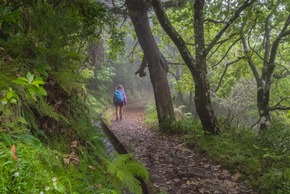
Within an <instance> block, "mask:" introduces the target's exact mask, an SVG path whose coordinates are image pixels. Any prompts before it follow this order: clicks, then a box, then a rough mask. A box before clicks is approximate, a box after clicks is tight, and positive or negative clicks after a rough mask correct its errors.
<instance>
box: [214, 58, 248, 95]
mask: <svg viewBox="0 0 290 194" xmlns="http://www.w3.org/2000/svg"><path fill="white" fill-rule="evenodd" d="M244 58H245V57H239V58H238V59H237V60H235V61H232V62H230V63H228V64H226V68H225V70H224V72H223V74H222V76H221V79H220V81H219V83H218V86H217V88H216V90H215V92H217V91H218V90H219V88H220V86H221V85H222V80H223V78H224V76H225V74H226V72H227V69H228V67H229V66H230V65H232V64H234V63H236V62H238V61H240V60H241V59H244Z"/></svg>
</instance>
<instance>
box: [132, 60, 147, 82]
mask: <svg viewBox="0 0 290 194" xmlns="http://www.w3.org/2000/svg"><path fill="white" fill-rule="evenodd" d="M146 67H147V59H146V57H145V55H144V56H143V59H142V62H141V66H140V68H139V69H138V70H137V71H136V72H135V75H137V74H139V76H140V77H145V76H146V72H145V69H146Z"/></svg>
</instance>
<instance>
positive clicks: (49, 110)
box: [32, 99, 60, 121]
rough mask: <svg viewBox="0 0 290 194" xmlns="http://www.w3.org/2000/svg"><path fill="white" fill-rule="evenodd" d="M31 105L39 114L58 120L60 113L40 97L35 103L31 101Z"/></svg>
mask: <svg viewBox="0 0 290 194" xmlns="http://www.w3.org/2000/svg"><path fill="white" fill-rule="evenodd" d="M32 105H33V107H34V108H35V109H36V110H37V112H38V113H39V114H40V115H41V116H48V117H50V118H53V119H54V120H56V121H59V118H60V115H59V114H58V113H57V112H56V110H55V108H54V107H53V106H52V105H51V104H49V103H48V102H46V101H44V100H42V99H40V100H39V101H38V102H37V104H36V103H33V104H32Z"/></svg>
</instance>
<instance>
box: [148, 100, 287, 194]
mask: <svg viewBox="0 0 290 194" xmlns="http://www.w3.org/2000/svg"><path fill="white" fill-rule="evenodd" d="M152 106H153V105H149V106H148V107H149V108H147V111H146V114H147V121H154V111H150V110H152V109H150V107H152ZM155 119H157V118H155ZM273 122H274V121H273ZM165 124H166V126H167V127H168V130H167V131H165V132H166V133H170V134H175V135H178V136H180V138H181V139H183V140H184V141H185V142H186V143H187V144H188V146H189V147H191V148H192V149H195V150H197V151H200V152H203V153H206V154H207V155H208V156H209V157H210V158H211V159H213V160H215V161H218V162H219V163H220V164H221V165H223V166H224V167H226V168H228V169H229V170H230V171H231V172H232V174H239V176H241V179H242V180H243V181H245V182H247V183H248V184H249V185H251V186H252V187H253V188H254V189H255V190H256V191H258V192H260V193H273V194H274V193H275V194H276V193H289V190H290V157H289V155H290V151H289V146H290V130H289V129H288V127H287V126H286V125H283V124H282V123H279V122H277V121H276V122H274V124H273V125H272V127H271V129H269V130H267V131H265V132H263V133H262V134H261V133H258V132H257V131H255V130H249V129H246V128H234V127H231V128H228V127H227V128H226V129H224V130H221V134H220V135H217V136H211V135H204V132H203V130H202V128H201V124H200V123H199V122H198V121H196V120H194V119H193V118H189V119H188V118H185V119H181V120H178V121H170V120H169V121H168V123H165Z"/></svg>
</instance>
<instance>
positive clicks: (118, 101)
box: [113, 85, 127, 121]
mask: <svg viewBox="0 0 290 194" xmlns="http://www.w3.org/2000/svg"><path fill="white" fill-rule="evenodd" d="M113 101H114V104H115V107H116V121H118V120H119V118H120V120H122V115H123V106H124V105H126V104H127V98H126V94H125V91H124V88H123V86H122V85H118V86H117V88H116V91H115V94H114V97H113ZM118 113H119V115H118Z"/></svg>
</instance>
